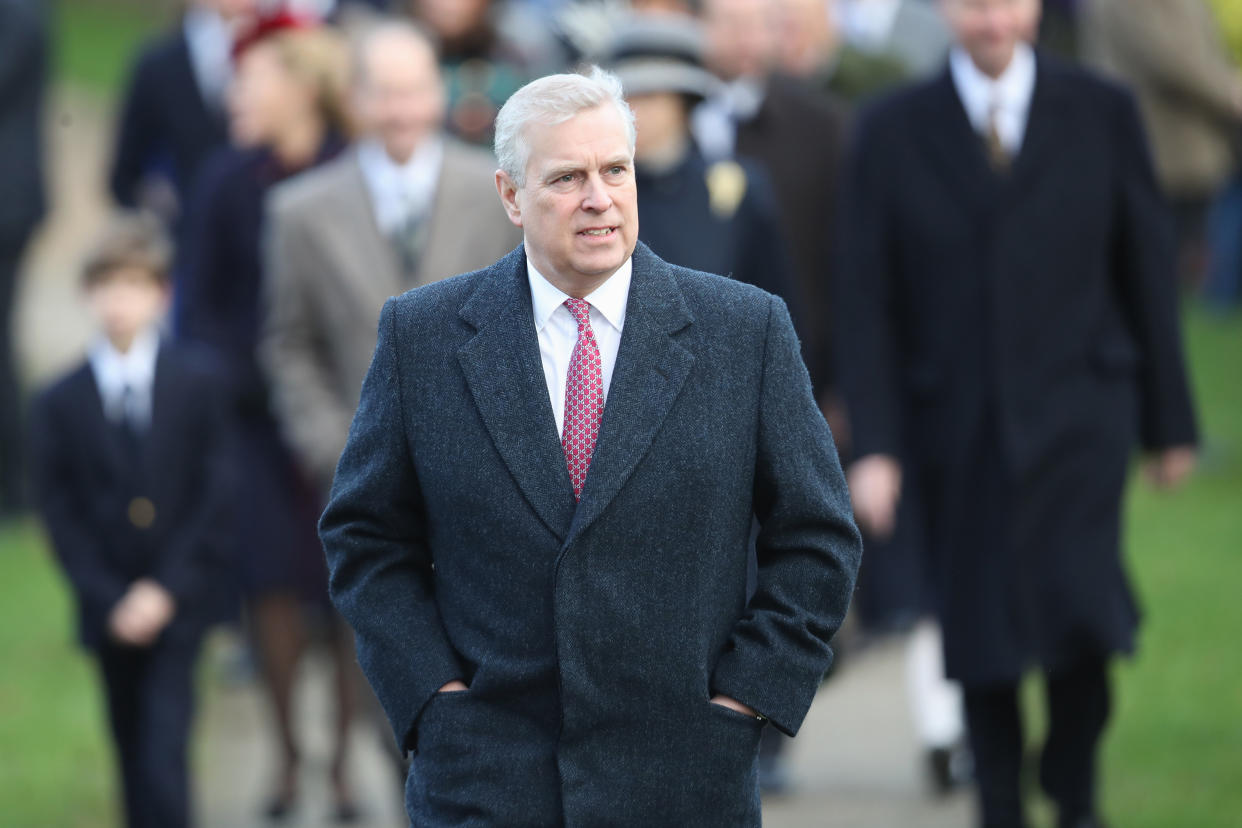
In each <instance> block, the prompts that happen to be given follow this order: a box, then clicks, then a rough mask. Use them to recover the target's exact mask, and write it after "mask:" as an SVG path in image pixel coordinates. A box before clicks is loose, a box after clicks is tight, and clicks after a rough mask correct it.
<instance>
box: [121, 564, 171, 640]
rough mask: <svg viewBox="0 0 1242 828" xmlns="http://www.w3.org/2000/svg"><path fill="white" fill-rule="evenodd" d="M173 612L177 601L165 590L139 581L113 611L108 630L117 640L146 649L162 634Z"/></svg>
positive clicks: (148, 582) (157, 585)
mask: <svg viewBox="0 0 1242 828" xmlns="http://www.w3.org/2000/svg"><path fill="white" fill-rule="evenodd" d="M176 612H177V604H176V601H175V600H173V597H172V594H171V593H170V592H169V591H168V590H167V589H165V588H164V587H162V586H161V585H160V584H158V583H156V582H155V581H153V580H151V579H149V578H140V579H139V580H137V581H134V583H133V584H131V585H130V587H129V590H128V591H127V592H126V593H125V596H124V597H123V598H121V600H120V601H118V602H117V605H116V606H115V607H114V608H113V609H112V612H111V614H110V615H109V617H108V628H109V631H110V632H111V633H112V636H113V637H114V638H116V639H117V640H118V641H120V642H122V643H124V644H130V645H132V646H135V647H146V646H149V645H150V644H151V643H153V642H154V641H155V639H156V638H157V637H158V636H159V634H160V633H161V632H163V631H164V628H165V627H167V626H168V624H169V623H170V622H171V621H172V619H173V616H174V615H176Z"/></svg>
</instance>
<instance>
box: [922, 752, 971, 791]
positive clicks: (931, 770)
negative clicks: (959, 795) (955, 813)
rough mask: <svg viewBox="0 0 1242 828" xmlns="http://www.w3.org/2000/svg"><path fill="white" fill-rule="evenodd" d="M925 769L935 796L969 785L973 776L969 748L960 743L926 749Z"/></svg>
mask: <svg viewBox="0 0 1242 828" xmlns="http://www.w3.org/2000/svg"><path fill="white" fill-rule="evenodd" d="M927 771H928V777H929V778H930V779H931V785H932V790H933V791H934V792H935V793H936V795H937V796H948V795H949V794H951V793H953V791H955V790H957V789H958V788H961V787H964V786H966V785H969V784H970V782H971V779H972V777H973V776H974V762H973V760H972V759H971V755H970V749H969V748H967V747H966V746H965V745H964V744H962V743H960V742H959V743H957V744H954V745H952V746H951V747H939V748H932V749H931V750H929V751H927Z"/></svg>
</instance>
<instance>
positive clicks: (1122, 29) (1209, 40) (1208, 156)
mask: <svg viewBox="0 0 1242 828" xmlns="http://www.w3.org/2000/svg"><path fill="white" fill-rule="evenodd" d="M1080 25H1081V27H1082V28H1081V35H1082V47H1083V53H1084V57H1085V58H1086V59H1087V60H1088V62H1090V63H1093V64H1095V65H1096V66H1098V67H1100V68H1102V69H1104V70H1105V71H1107V72H1110V73H1111V74H1113V75H1115V76H1117V77H1119V78H1120V79H1122V80H1123V81H1125V82H1127V83H1128V84H1130V85H1131V87H1132V88H1133V89H1134V92H1135V94H1136V96H1137V98H1138V101H1139V106H1140V107H1141V109H1142V112H1143V117H1144V119H1145V121H1146V122H1147V129H1148V132H1149V134H1150V136H1151V143H1152V150H1153V153H1154V155H1155V162H1156V172H1157V175H1158V176H1159V178H1160V181H1161V183H1162V185H1163V186H1164V190H1165V192H1166V193H1167V194H1168V195H1170V196H1173V197H1174V198H1190V199H1201V198H1207V197H1210V196H1211V195H1213V194H1214V193H1215V192H1216V191H1217V190H1219V189H1220V187H1221V185H1222V184H1223V183H1224V180H1225V178H1226V177H1227V176H1228V175H1229V174H1230V173H1231V172H1232V170H1233V168H1234V163H1235V159H1234V152H1233V146H1234V139H1235V136H1236V135H1237V134H1238V132H1239V129H1242V117H1240V113H1239V110H1238V103H1237V99H1236V97H1235V96H1238V95H1240V94H1242V82H1240V81H1239V76H1238V72H1237V68H1236V67H1235V66H1234V64H1233V62H1232V61H1231V59H1230V57H1229V55H1228V53H1227V52H1226V50H1225V46H1224V43H1223V42H1222V40H1221V37H1220V31H1219V27H1218V26H1217V23H1216V19H1215V17H1214V16H1213V14H1212V10H1211V9H1210V8H1209V7H1208V4H1207V3H1206V2H1205V0H1087V2H1086V3H1085V4H1084V7H1083V10H1082V18H1081V24H1080Z"/></svg>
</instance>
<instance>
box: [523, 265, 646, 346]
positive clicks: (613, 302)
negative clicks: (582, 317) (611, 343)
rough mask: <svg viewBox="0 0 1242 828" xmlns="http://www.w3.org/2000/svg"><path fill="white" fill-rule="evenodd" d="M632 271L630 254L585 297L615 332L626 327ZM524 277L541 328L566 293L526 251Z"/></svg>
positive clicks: (537, 322)
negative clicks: (548, 278)
mask: <svg viewBox="0 0 1242 828" xmlns="http://www.w3.org/2000/svg"><path fill="white" fill-rule="evenodd" d="M633 274H634V260H633V257H631V258H628V259H626V260H625V263H624V264H622V265H621V266H620V267H619V268H617V272H616V273H614V274H612V275H611V276H609V277H608V280H607V281H605V282H604V283H603V284H602V285H600V286H599V287H597V288H596V289H595V292H594V293H591V294H590V295H588V296H586V297H584V298H585V299H586V301H587V302H588V303H590V305H591V307H593V308H595V309H596V310H597V311H599V312H600V315H602V316H603V317H604V319H605V320H607V322H608V324H609V325H611V326H612V327H613V328H615V329H616V330H617V331H618V332H620V331H621V329H622V328H624V327H625V308H626V305H627V303H628V302H629V298H630V281H631V280H632V279H633ZM526 277H527V279H528V280H529V281H530V296H531V304H532V305H533V307H534V310H535V329H536V330H539V331H542V330H543V329H544V326H546V325H547V324H548V320H549V319H551V318H552V314H553V313H555V312H556V309H557V308H559V307H561V306H562V305H564V304H565V300H566V299H568V298H569V294H568V293H565V292H564V291H562V290H561V289H560V288H558V287H556V286H555V285H553V284H552V283H551V282H549V281H548V280H547V278H546V277H545V276H544V275H543V274H542V273H540V272H539V270H538V268H536V267H535V265H534V264H533V263H532V262H531V260H530V253H529V251H528V252H527V255H526Z"/></svg>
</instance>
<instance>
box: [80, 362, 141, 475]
mask: <svg viewBox="0 0 1242 828" xmlns="http://www.w3.org/2000/svg"><path fill="white" fill-rule="evenodd" d="M72 396H73V397H74V398H75V399H76V400H77V401H78V405H80V406H81V408H80V409H79V411H80V412H81V417H82V420H81V422H82V424H83V425H84V426H86V428H87V429H88V430H89V432H90V433H91V434H93V436H91V437H90V438H89V439H87V440H86V441H84V442H85V444H87V445H92V444H93V445H96V446H98V447H99V450H100V451H101V452H103V454H105V455H106V456H107V463H108V465H109V466H110V467H111V468H112V469H113V471H115V472H116V473H117V474H118V475H120V476H128V475H129V474H130V473H131V471H132V470H131V469H130V468H129V466H130V464H131V462H132V460H131V458H130V456H129V454H128V452H127V451H126V450H125V447H124V446H123V445H122V444H121V440H120V438H119V435H118V434H117V430H116V429H115V428H113V426H112V424H111V423H110V422H108V416H107V414H106V413H105V412H104V404H103V395H102V394H101V393H100V391H99V384H98V383H97V382H95V372H94V370H93V369H92V368H91V365H90V363H89V362H87V364H86V365H84V366H82V368H81V369H79V371H78V373H77V375H76V377H75V378H74V380H73V394H72Z"/></svg>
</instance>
